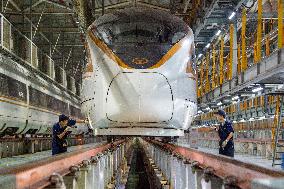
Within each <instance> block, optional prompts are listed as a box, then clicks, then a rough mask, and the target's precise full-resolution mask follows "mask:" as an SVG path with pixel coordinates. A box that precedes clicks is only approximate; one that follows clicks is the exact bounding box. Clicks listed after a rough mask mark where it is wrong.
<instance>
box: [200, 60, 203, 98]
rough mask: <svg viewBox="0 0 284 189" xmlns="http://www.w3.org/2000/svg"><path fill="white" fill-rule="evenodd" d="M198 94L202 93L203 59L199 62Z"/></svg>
mask: <svg viewBox="0 0 284 189" xmlns="http://www.w3.org/2000/svg"><path fill="white" fill-rule="evenodd" d="M200 95H201V96H202V95H203V61H202V60H201V62H200Z"/></svg>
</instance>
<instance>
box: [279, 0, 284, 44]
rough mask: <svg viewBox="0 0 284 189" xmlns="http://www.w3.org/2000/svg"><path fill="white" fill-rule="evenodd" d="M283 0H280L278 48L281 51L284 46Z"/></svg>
mask: <svg viewBox="0 0 284 189" xmlns="http://www.w3.org/2000/svg"><path fill="white" fill-rule="evenodd" d="M282 1H283V0H278V48H279V49H281V48H282V47H283V46H284V41H283V29H284V28H283V16H284V13H283V2H282Z"/></svg>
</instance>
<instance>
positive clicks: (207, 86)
mask: <svg viewBox="0 0 284 189" xmlns="http://www.w3.org/2000/svg"><path fill="white" fill-rule="evenodd" d="M205 61H206V72H205V73H206V83H205V92H206V93H208V92H209V91H210V84H209V64H210V60H209V52H207V53H206V60H205Z"/></svg>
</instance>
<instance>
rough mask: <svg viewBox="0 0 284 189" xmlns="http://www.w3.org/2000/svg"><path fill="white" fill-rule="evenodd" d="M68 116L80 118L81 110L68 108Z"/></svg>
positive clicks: (72, 107)
mask: <svg viewBox="0 0 284 189" xmlns="http://www.w3.org/2000/svg"><path fill="white" fill-rule="evenodd" d="M70 114H71V116H74V117H77V118H82V117H83V116H82V114H81V110H80V109H79V108H76V107H74V106H70Z"/></svg>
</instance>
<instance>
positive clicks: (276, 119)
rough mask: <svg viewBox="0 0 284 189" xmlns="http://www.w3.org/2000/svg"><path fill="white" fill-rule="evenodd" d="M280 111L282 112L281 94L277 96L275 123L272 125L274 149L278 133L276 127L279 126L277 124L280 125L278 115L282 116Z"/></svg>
mask: <svg viewBox="0 0 284 189" xmlns="http://www.w3.org/2000/svg"><path fill="white" fill-rule="evenodd" d="M279 113H280V96H279V95H278V96H277V97H276V108H275V114H274V120H273V125H272V128H271V140H272V143H271V145H272V150H274V148H275V144H274V140H275V137H276V136H275V134H276V128H277V125H278V116H280V115H279Z"/></svg>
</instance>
